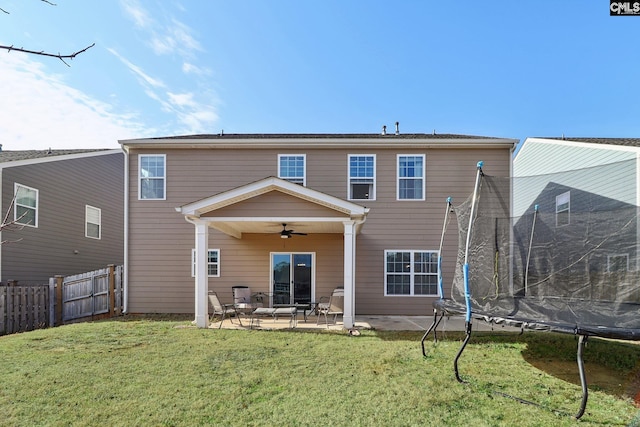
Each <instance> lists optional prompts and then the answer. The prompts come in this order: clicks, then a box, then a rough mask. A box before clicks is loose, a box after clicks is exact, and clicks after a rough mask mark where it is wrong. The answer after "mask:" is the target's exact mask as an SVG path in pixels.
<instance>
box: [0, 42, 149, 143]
mask: <svg viewBox="0 0 640 427" xmlns="http://www.w3.org/2000/svg"><path fill="white" fill-rule="evenodd" d="M0 75H2V81H3V93H2V96H1V97H0V111H2V114H0V135H2V140H1V141H0V143H2V144H3V149H5V150H26V149H47V148H117V147H119V144H118V140H119V139H128V138H136V137H141V136H145V135H149V134H150V132H153V130H152V129H145V128H144V127H143V125H142V124H141V123H139V122H137V121H136V119H137V118H136V117H135V116H134V115H132V114H116V113H114V112H113V111H112V109H111V106H110V105H109V104H107V103H104V102H101V101H98V100H95V99H92V98H90V97H88V96H87V95H85V94H84V93H82V92H80V91H78V90H77V89H74V88H72V87H70V86H68V85H67V84H66V83H65V82H64V81H63V80H62V79H61V78H60V77H58V76H55V75H52V74H50V73H49V72H47V71H46V70H45V69H44V66H43V65H42V64H40V63H38V62H36V61H34V60H32V59H30V57H29V55H25V54H18V53H4V54H2V58H1V60H0Z"/></svg>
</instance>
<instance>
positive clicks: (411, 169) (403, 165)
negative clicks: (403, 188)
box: [398, 156, 423, 178]
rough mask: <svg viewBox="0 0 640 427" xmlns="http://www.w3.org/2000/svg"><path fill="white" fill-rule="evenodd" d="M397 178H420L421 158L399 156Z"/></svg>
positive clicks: (421, 174)
mask: <svg viewBox="0 0 640 427" xmlns="http://www.w3.org/2000/svg"><path fill="white" fill-rule="evenodd" d="M398 176H400V177H401V178H405V177H407V178H415V177H422V176H423V173H422V157H421V156H400V158H399V163H398Z"/></svg>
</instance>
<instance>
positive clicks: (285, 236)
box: [280, 224, 307, 239]
mask: <svg viewBox="0 0 640 427" xmlns="http://www.w3.org/2000/svg"><path fill="white" fill-rule="evenodd" d="M293 234H295V235H296V236H306V235H307V233H296V232H295V231H293V230H287V224H282V231H281V232H280V238H282V239H290V238H291V236H292V235H293Z"/></svg>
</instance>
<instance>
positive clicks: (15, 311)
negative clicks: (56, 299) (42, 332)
mask: <svg viewBox="0 0 640 427" xmlns="http://www.w3.org/2000/svg"><path fill="white" fill-rule="evenodd" d="M50 311H51V293H50V292H49V285H31V286H15V285H14V286H0V335H5V334H13V333H16V332H22V331H32V330H34V329H39V328H46V327H47V326H50V323H49V321H50V316H49V313H50Z"/></svg>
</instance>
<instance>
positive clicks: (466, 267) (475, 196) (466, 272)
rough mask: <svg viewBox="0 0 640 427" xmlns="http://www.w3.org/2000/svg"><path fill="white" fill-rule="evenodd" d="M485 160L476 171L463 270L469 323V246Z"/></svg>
mask: <svg viewBox="0 0 640 427" xmlns="http://www.w3.org/2000/svg"><path fill="white" fill-rule="evenodd" d="M483 164H484V163H483V162H478V165H477V168H478V171H477V173H476V185H475V188H474V189H473V199H472V201H471V214H470V215H469V228H467V242H466V245H465V249H464V266H463V270H462V275H463V281H464V300H465V305H466V311H467V312H466V315H465V321H466V322H467V323H469V322H471V293H470V290H469V247H470V245H471V232H472V225H473V220H474V213H475V208H476V203H477V199H478V189H479V187H480V177H481V176H482V166H483Z"/></svg>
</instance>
